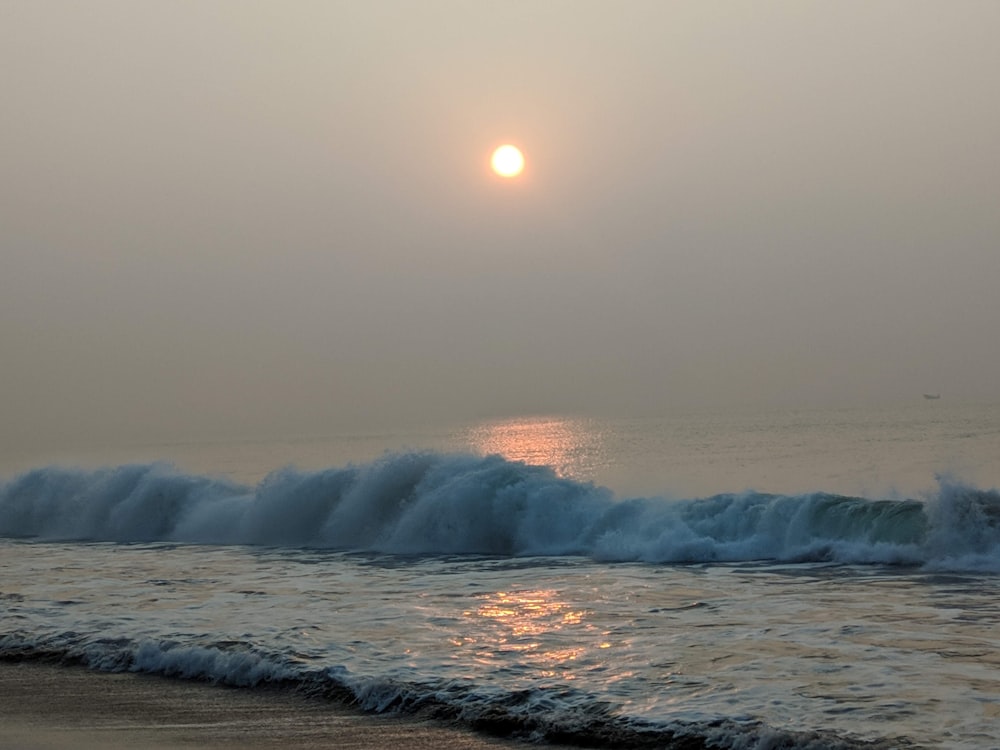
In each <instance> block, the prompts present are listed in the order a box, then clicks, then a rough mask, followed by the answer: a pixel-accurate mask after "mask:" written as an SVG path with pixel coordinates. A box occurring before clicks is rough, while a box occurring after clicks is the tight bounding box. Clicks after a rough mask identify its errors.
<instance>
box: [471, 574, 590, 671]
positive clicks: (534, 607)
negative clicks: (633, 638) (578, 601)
mask: <svg viewBox="0 0 1000 750" xmlns="http://www.w3.org/2000/svg"><path fill="white" fill-rule="evenodd" d="M478 599H479V605H478V606H477V607H476V608H475V609H471V610H467V611H466V612H464V613H463V614H464V616H465V617H467V618H470V619H471V620H472V621H473V622H474V625H475V627H474V628H473V632H475V633H477V634H478V636H475V635H471V634H470V635H469V636H467V637H465V638H464V639H462V641H461V642H453V643H454V644H455V645H456V646H461V647H463V648H464V647H472V648H473V649H474V651H475V658H476V661H477V662H479V663H481V664H489V663H490V662H492V661H494V660H499V657H498V654H507V655H508V656H507V659H509V655H510V654H511V653H518V654H520V659H521V661H522V664H523V666H527V667H530V668H532V669H533V670H534V671H535V674H536V675H538V676H542V677H557V676H558V677H560V678H562V679H565V680H572V679H574V674H573V673H572V671H571V670H570V667H571V666H572V662H574V661H576V660H577V659H579V658H580V657H581V656H583V655H584V654H585V652H586V650H587V649H586V648H585V647H584V646H582V645H579V644H580V643H582V642H592V640H591V638H590V637H587V638H576V637H574V634H579V632H580V629H581V628H582V629H584V630H586V631H592V630H593V626H592V625H590V623H588V622H587V621H586V618H587V614H588V613H587V611H586V610H583V609H577V608H575V607H574V606H573V605H572V604H570V603H569V602H567V601H564V600H562V599H560V598H559V594H558V592H557V591H555V590H554V589H540V590H531V591H498V592H493V593H490V594H483V595H481V596H479V597H478ZM504 661H506V659H504Z"/></svg>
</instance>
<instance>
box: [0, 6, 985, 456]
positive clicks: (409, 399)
mask: <svg viewBox="0 0 1000 750" xmlns="http://www.w3.org/2000/svg"><path fill="white" fill-rule="evenodd" d="M997 28H1000V4H997V3H991V2H985V1H984V2H974V1H972V0H957V1H956V2H951V3H939V2H932V1H930V0H917V1H913V0H881V1H877V2H871V3H834V2H817V3H808V4H804V3H800V2H792V1H791V0H788V1H785V2H780V1H777V0H776V1H774V2H765V3H752V4H750V3H747V4H731V3H722V2H702V1H698V2H694V1H690V2H678V3H661V2H656V1H650V2H630V3H627V4H609V3H604V2H597V1H596V0H593V1H589V2H587V1H574V2H569V1H568V0H567V1H565V2H545V3H538V2H503V3H464V2H459V1H458V0H453V1H451V2H446V1H444V0H429V1H428V2H422V3H409V2H383V3H378V4H365V3H349V2H319V1H318V0H314V1H306V0H304V1H303V2H299V3H296V4H294V5H291V6H287V5H282V4H278V3H273V4H269V3H246V2H240V1H237V0H215V1H212V0H208V1H206V2H199V3H144V4H137V3H134V2H130V1H128V0H94V1H93V2H90V3H85V4H69V3H60V2H54V1H49V0H38V1H34V0H33V1H28V0H7V1H6V2H4V3H3V4H2V5H0V92H2V94H3V100H4V116H3V119H2V125H0V133H2V138H0V170H2V175H3V178H2V179H0V257H2V271H0V353H2V357H3V360H2V363H3V364H2V368H0V372H2V376H0V388H2V394H3V398H2V400H0V424H2V425H3V428H2V430H0V446H18V445H22V444H38V445H44V444H47V443H51V442H55V441H60V440H80V439H90V438H94V439H130V440H131V439H136V440H138V439H170V438H172V437H190V436H197V435H222V436H256V435H265V434H267V435H273V434H328V433H333V432H341V431H344V430H348V429H365V428H374V427H379V426H391V425H397V424H410V423H415V422H420V421H445V420H458V419H473V418H477V417H486V416H489V417H493V416H503V415H517V414H531V413H574V414H594V415H621V416H631V415H643V414H662V413H667V412H671V411H678V410H691V409H699V408H728V407H733V408H737V407H739V408H743V407H755V408H756V407H761V408H766V407H791V406H795V407H802V406H839V405H859V404H870V403H881V402H892V401H896V402H898V401H905V400H912V399H920V398H921V394H923V393H941V394H942V398H947V399H949V400H955V401H966V402H970V401H971V402H975V401H998V400H1000V385H998V383H1000V380H998V378H997V373H998V372H1000V347H998V346H997V343H996V342H997V331H998V330H1000V304H998V303H997V292H996V287H997V281H998V280H1000V212H998V211H997V208H996V200H997V196H998V195H1000V139H998V138H997V133H1000V99H998V97H996V96H995V92H996V90H997V84H998V76H1000V46H998V45H997V44H996V43H995V30H996V29H997ZM505 142H511V143H515V144H517V145H518V146H520V147H521V148H522V150H523V151H524V154H525V158H526V162H527V166H526V169H525V172H524V173H523V174H522V175H521V176H520V177H518V178H515V179H511V180H500V179H497V178H496V176H495V175H492V174H490V172H489V166H488V164H489V156H490V153H491V151H492V149H493V148H495V147H496V146H497V145H499V144H501V143H505Z"/></svg>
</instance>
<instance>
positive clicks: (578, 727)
mask: <svg viewBox="0 0 1000 750" xmlns="http://www.w3.org/2000/svg"><path fill="white" fill-rule="evenodd" d="M0 660H5V661H12V662H18V661H35V662H48V663H57V664H62V665H81V666H86V667H89V668H91V669H94V670H97V671H102V672H139V673H145V674H156V675H162V676H164V677H170V678H175V679H185V680H198V681H203V682H211V683H213V684H217V685H228V686H233V687H240V688H256V687H265V688H284V689H288V690H292V691H295V692H299V693H302V694H304V695H306V696H310V697H313V698H317V699H322V700H329V701H335V702H339V703H344V704H347V705H351V706H355V707H357V708H359V709H361V710H363V711H367V712H372V713H380V714H402V715H409V716H418V717H421V718H425V719H432V720H436V721H440V722H446V723H451V724H455V725H460V726H465V727H468V728H470V729H474V730H476V731H479V732H483V733H486V734H492V735H495V736H500V737H511V738H517V739H522V740H528V741H532V742H535V743H538V742H548V743H557V744H572V745H574V746H577V747H614V748H633V749H637V750H638V749H641V748H649V749H650V750H652V749H653V748H660V749H664V750H666V749H669V748H675V749H676V750H699V749H704V748H709V747H711V748H720V749H721V748H729V749H731V750H768V749H773V748H787V749H788V750H792V749H795V750H852V749H853V748H869V750H888V749H889V748H900V747H913V745H912V743H910V742H909V741H907V740H905V739H903V738H894V739H892V740H889V739H875V740H862V739H856V738H853V737H846V736H842V735H838V734H836V733H833V732H828V731H793V730H785V729H780V728H776V727H771V726H769V725H767V724H765V723H763V722H761V721H757V720H752V719H745V720H734V719H714V720H711V721H693V720H692V721H661V722H652V721H647V720H642V719H637V718H634V717H629V716H627V715H624V714H621V713H619V712H617V711H616V710H614V709H613V708H612V707H611V706H610V705H609V704H607V703H605V702H602V701H599V700H596V699H594V698H593V697H591V696H588V695H587V694H586V693H583V692H579V691H575V690H573V689H571V688H568V687H567V688H565V689H564V690H561V691H559V692H558V693H556V694H553V692H552V690H551V689H550V688H548V689H547V688H541V687H539V688H533V689H532V688H529V689H523V690H518V691H516V692H507V691H504V690H502V689H495V690H487V689H484V688H482V687H480V686H476V685H474V684H472V683H469V682H464V681H461V680H433V679H432V680H426V681H416V680H414V681H406V680H398V679H393V678H387V677H379V676H365V675H356V674H352V673H351V672H349V671H348V670H346V669H345V668H343V667H340V666H335V667H325V668H317V667H309V666H307V665H304V664H302V663H301V662H297V661H296V660H295V659H293V658H289V657H287V656H284V655H282V654H280V653H273V652H267V651H265V650H262V649H259V648H256V647H254V646H252V645H251V644H249V643H245V642H240V641H225V642H217V643H205V644H197V645H194V644H184V643H180V642H178V641H173V640H160V639H149V638H147V639H139V640H132V639H128V638H101V637H85V636H82V635H81V634H79V633H76V632H68V633H62V634H58V635H53V636H50V637H48V638H35V637H32V636H30V635H28V634H25V633H17V632H15V633H10V634H7V635H0Z"/></svg>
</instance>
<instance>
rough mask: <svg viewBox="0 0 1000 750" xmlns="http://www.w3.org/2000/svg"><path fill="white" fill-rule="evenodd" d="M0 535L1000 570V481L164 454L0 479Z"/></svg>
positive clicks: (441, 458) (464, 459) (464, 460)
mask: <svg viewBox="0 0 1000 750" xmlns="http://www.w3.org/2000/svg"><path fill="white" fill-rule="evenodd" d="M0 535H3V536H7V537H22V538H24V537H27V538H36V539H42V540H86V541H114V542H151V541H169V542H181V543H194V544H248V545H268V546H296V547H314V548H332V549H342V550H368V551H377V552H385V553H392V554H481V555H513V556H535V555H546V556H552V555H583V556H588V557H591V558H593V559H597V560H605V561H646V562H713V561H719V562H734V561H750V560H781V561H824V560H829V561H835V562H844V563H890V564H911V565H913V564H921V565H926V566H929V567H934V568H941V569H979V570H1000V492H998V491H997V490H995V489H993V490H982V489H977V488H974V487H971V486H968V485H966V484H963V483H961V482H959V481H957V480H954V479H950V478H940V479H939V486H938V491H937V492H936V493H935V494H934V495H933V496H931V497H928V498H926V499H924V500H922V501H917V500H866V499H863V498H855V497H844V496H840V495H832V494H828V493H822V492H816V493H810V494H803V495H794V496H789V495H770V494H763V493H757V492H745V493H739V494H726V495H717V496H714V497H709V498H704V499H694V500H671V499H664V498H632V499H618V498H615V497H614V496H613V495H612V493H611V492H610V491H609V490H607V489H604V488H601V487H596V486H594V485H592V484H587V483H582V482H576V481H573V480H570V479H565V478H561V477H559V476H557V475H556V474H555V473H554V472H553V471H552V470H551V469H549V468H546V467H538V466H528V465H525V464H522V463H519V462H511V461H507V460H505V459H503V458H501V457H499V456H487V457H480V456H470V455H442V454H436V453H407V454H400V455H390V456H386V457H384V458H383V459H381V460H379V461H376V462H373V463H370V464H366V465H361V466H348V467H345V468H332V469H327V470H324V471H318V472H301V471H298V470H296V469H293V468H286V469H281V470H279V471H276V472H274V473H272V474H270V475H269V476H268V477H266V478H265V479H264V480H263V481H262V482H261V483H260V484H259V485H258V486H256V487H246V486H243V485H239V484H235V483H233V482H230V481H227V480H224V479H216V478H210V477H205V476H194V475H188V474H184V473H181V472H179V471H177V470H176V469H174V468H172V467H170V466H167V465H163V464H149V465H134V466H122V467H115V468H107V469H100V470H94V471H84V470H76V469H66V468H57V467H49V468H42V469H36V470H33V471H30V472H28V473H26V474H23V475H21V476H19V477H16V478H14V479H12V480H10V481H8V482H6V483H4V484H2V485H0Z"/></svg>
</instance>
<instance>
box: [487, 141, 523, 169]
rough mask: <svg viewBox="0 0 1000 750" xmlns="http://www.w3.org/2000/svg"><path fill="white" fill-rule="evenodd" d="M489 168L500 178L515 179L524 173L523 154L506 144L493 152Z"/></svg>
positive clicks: (516, 148)
mask: <svg viewBox="0 0 1000 750" xmlns="http://www.w3.org/2000/svg"><path fill="white" fill-rule="evenodd" d="M490 166H491V167H493V171H494V172H496V173H497V174H498V175H500V176H501V177H517V176H518V175H519V174H521V172H523V171H524V154H522V153H521V149H519V148H518V147H517V146H511V145H510V144H509V143H507V144H505V145H503V146H501V147H500V148H498V149H497V150H496V151H494V152H493V157H492V158H491V159H490Z"/></svg>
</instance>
